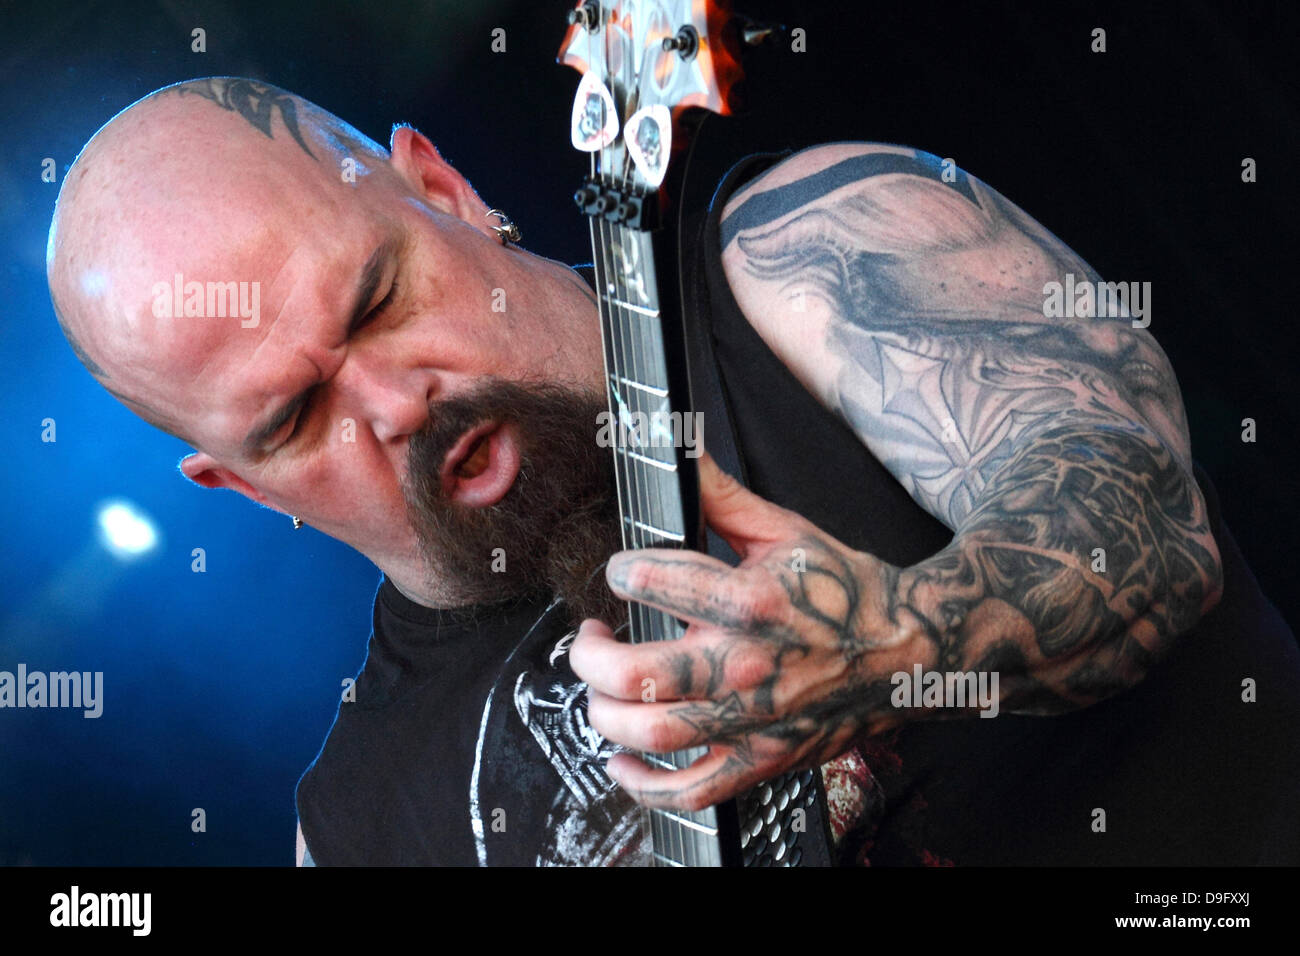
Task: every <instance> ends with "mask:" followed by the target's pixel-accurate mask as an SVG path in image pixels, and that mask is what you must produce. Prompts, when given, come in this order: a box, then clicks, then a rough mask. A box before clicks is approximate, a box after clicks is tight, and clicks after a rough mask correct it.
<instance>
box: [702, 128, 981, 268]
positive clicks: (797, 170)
mask: <svg viewBox="0 0 1300 956" xmlns="http://www.w3.org/2000/svg"><path fill="white" fill-rule="evenodd" d="M947 162H948V163H949V166H950V167H951V168H952V177H951V178H955V177H956V176H957V175H960V172H959V171H958V170H956V168H955V167H952V166H951V161H947ZM944 163H945V160H942V159H940V158H939V157H937V156H935V155H933V154H932V153H927V152H925V151H924V150H920V149H916V148H913V147H911V146H903V145H899V144H896V143H867V142H843V143H824V144H822V145H819V146H811V147H808V148H807V149H803V150H800V151H799V152H797V153H793V154H792V155H790V156H788V157H786V158H785V159H783V160H781V161H780V162H779V163H776V164H775V165H774V166H772V167H771V168H769V169H768V170H766V171H765V172H764V173H762V174H761V175H759V176H757V177H755V178H754V179H753V180H751V181H750V182H747V183H745V185H744V186H742V187H741V188H740V189H738V190H736V191H735V192H734V193H733V194H732V195H731V196H729V197H728V198H727V200H726V202H725V204H724V206H723V210H722V222H723V224H724V226H723V240H724V246H725V245H726V244H729V242H730V240H731V239H733V238H734V237H735V235H736V233H737V232H738V231H740V230H741V229H742V228H744V227H745V226H747V225H750V224H752V223H753V222H754V220H755V218H756V216H757V214H758V213H759V212H763V213H766V214H767V216H766V218H768V220H769V221H770V220H771V218H772V217H773V214H774V213H778V212H779V211H782V210H784V211H785V212H787V213H789V212H794V211H796V210H797V209H798V208H799V207H801V206H803V205H806V204H807V203H810V202H813V201H815V200H817V199H820V198H824V197H826V196H828V195H829V194H831V193H834V192H836V191H837V190H839V189H843V188H845V187H852V186H854V185H856V184H858V183H860V182H861V181H862V180H864V179H868V178H873V177H877V176H882V175H889V174H891V173H896V174H902V175H908V174H911V175H916V174H921V175H922V176H924V177H925V178H932V179H934V180H936V181H937V180H940V178H941V177H942V175H943V172H944V169H945V167H944ZM759 197H763V198H762V201H761V202H760V203H759V204H758V205H760V206H765V207H767V208H766V209H763V210H759V209H752V210H747V213H748V215H747V216H745V217H743V219H742V220H741V221H737V220H736V219H735V214H736V213H738V212H740V211H741V210H742V207H745V206H746V205H747V204H749V202H750V200H753V199H755V198H759ZM776 218H780V217H779V216H776Z"/></svg>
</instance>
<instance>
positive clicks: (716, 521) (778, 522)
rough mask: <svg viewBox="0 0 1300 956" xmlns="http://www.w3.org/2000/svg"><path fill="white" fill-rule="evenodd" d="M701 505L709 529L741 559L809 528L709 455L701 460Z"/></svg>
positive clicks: (794, 515)
mask: <svg viewBox="0 0 1300 956" xmlns="http://www.w3.org/2000/svg"><path fill="white" fill-rule="evenodd" d="M700 505H701V507H702V509H703V513H704V520H705V521H706V522H707V523H708V525H709V527H710V528H712V529H713V530H714V532H716V533H717V534H718V535H719V536H720V537H721V538H722V539H723V540H724V541H726V542H727V544H729V545H730V546H731V549H732V550H733V551H735V552H736V554H738V555H740V557H741V558H745V557H747V556H748V552H749V550H750V548H752V547H753V546H754V545H755V544H759V543H762V544H770V543H772V542H773V541H784V540H786V539H788V538H790V537H791V536H792V532H801V531H803V530H804V528H803V526H804V525H805V524H806V522H805V520H804V519H803V518H802V517H800V516H799V515H798V514H796V513H795V512H793V511H790V510H788V509H786V508H782V507H781V506H780V505H776V504H773V503H772V502H770V501H768V500H767V499H765V498H760V497H759V496H758V495H756V494H754V493H753V492H752V491H750V490H749V489H748V488H746V487H745V486H744V485H742V484H741V483H740V482H739V481H737V480H736V479H735V478H733V477H732V476H731V475H729V474H727V473H726V472H725V471H723V470H722V469H721V468H719V467H718V463H717V462H715V461H714V460H713V457H712V456H711V455H709V454H708V453H707V452H705V453H704V455H702V456H701V458H700Z"/></svg>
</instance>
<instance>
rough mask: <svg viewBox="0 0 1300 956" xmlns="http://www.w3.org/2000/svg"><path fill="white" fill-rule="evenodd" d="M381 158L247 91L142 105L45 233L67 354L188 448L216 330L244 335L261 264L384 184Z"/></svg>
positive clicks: (67, 182) (78, 179)
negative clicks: (363, 186) (362, 184)
mask: <svg viewBox="0 0 1300 956" xmlns="http://www.w3.org/2000/svg"><path fill="white" fill-rule="evenodd" d="M387 158H388V153H387V151H386V150H384V149H383V148H382V147H380V146H379V145H378V144H376V143H375V142H374V141H373V140H370V139H369V138H367V137H365V136H364V135H362V134H361V133H359V132H358V131H357V130H355V129H353V128H352V127H351V126H349V125H348V124H346V123H344V122H343V121H342V120H340V119H338V118H337V117H336V116H333V115H332V114H330V113H328V112H326V111H325V110H322V109H320V108H319V107H317V106H315V105H314V104H311V103H309V102H307V101H306V100H303V99H301V98H300V97H296V96H293V95H291V94H289V93H287V92H285V91H284V90H281V89H279V88H277V87H274V86H270V85H267V84H263V83H258V82H255V81H252V80H247V79H239V78H233V77H209V78H205V79H199V80H190V81H186V82H184V83H178V84H176V85H174V86H169V87H166V88H164V89H162V90H159V91H157V92H155V93H152V94H150V95H149V96H147V97H145V98H144V99H142V100H140V101H138V102H136V103H135V104H133V105H132V106H130V107H128V108H127V109H125V110H123V111H122V112H121V113H119V114H118V115H117V116H116V117H114V118H113V119H112V120H111V121H110V122H109V123H107V124H106V125H105V126H104V127H103V128H102V129H101V130H100V131H99V132H98V133H96V135H95V136H94V137H93V138H92V139H91V140H90V142H89V143H87V144H86V146H85V148H84V149H83V150H82V152H81V154H80V155H79V156H78V158H77V160H76V162H75V163H74V164H73V166H72V168H71V169H70V170H69V172H68V175H67V176H66V177H65V179H64V181H63V184H62V187H61V189H60V193H59V199H58V203H57V205H56V208H55V214H54V219H53V222H52V224H51V227H50V238H49V245H48V249H47V260H46V270H47V276H48V280H49V285H50V293H51V298H52V300H53V302H54V308H55V313H56V315H57V317H58V319H59V323H60V325H61V327H62V328H63V330H64V334H65V335H66V337H67V339H68V342H69V344H70V345H71V346H72V348H73V351H74V352H75V353H76V354H77V357H78V358H79V359H80V360H81V362H82V363H83V364H84V365H85V366H86V368H87V369H88V370H89V371H90V372H91V374H92V375H94V376H95V377H96V379H98V380H99V381H100V383H101V384H103V385H104V386H105V388H107V389H108V390H109V391H111V392H112V393H113V394H114V395H115V396H117V397H118V398H119V399H120V400H121V401H122V402H123V403H124V404H126V405H127V406H128V407H129V408H131V409H132V410H133V411H135V412H136V413H137V414H139V415H141V416H142V417H144V418H145V419H146V420H148V421H150V422H151V423H153V424H154V425H157V426H158V427H160V428H162V429H164V430H165V431H168V432H170V433H171V434H173V435H176V436H178V437H181V438H183V439H185V440H187V441H190V442H191V443H195V442H194V441H193V439H192V438H191V437H190V436H189V434H188V432H189V428H188V425H187V423H186V421H187V416H186V410H187V407H188V406H191V405H192V404H193V401H194V396H186V395H185V394H184V390H185V389H184V386H185V384H186V382H187V381H190V380H192V376H193V375H194V374H195V373H196V372H197V370H198V369H199V368H201V367H202V364H203V362H204V361H205V357H206V356H207V355H209V354H211V349H209V348H206V347H205V344H211V343H215V341H216V340H217V338H218V337H219V336H221V335H223V334H224V332H225V330H223V329H222V328H221V326H220V325H219V324H218V323H222V322H230V321H234V322H238V323H241V324H242V325H243V326H244V327H251V326H252V325H253V324H254V320H256V319H257V318H258V317H257V316H256V315H254V314H253V307H254V306H258V307H260V305H261V301H262V297H261V295H260V293H261V292H262V291H263V289H262V283H261V282H260V281H259V280H261V279H262V278H264V277H265V275H266V274H267V273H266V265H267V262H266V259H267V256H268V255H274V256H278V257H281V258H283V257H284V256H285V252H286V249H291V248H292V245H293V243H294V242H295V241H296V240H295V237H294V236H292V235H291V234H290V232H291V231H292V230H294V229H300V228H301V227H302V226H303V225H304V224H305V223H311V222H313V221H316V222H320V223H321V224H322V225H323V224H324V223H326V222H329V221H330V219H331V213H332V212H334V211H336V209H337V207H338V206H340V205H341V204H343V203H345V202H347V201H348V200H349V198H350V197H349V193H350V191H351V187H350V185H349V184H350V183H355V182H356V181H357V180H364V178H365V177H367V176H371V175H372V174H377V175H379V176H385V175H391V171H390V170H389V167H388V166H387V163H386V160H387ZM195 283H197V285H196V284H195ZM255 293H256V294H255ZM241 294H242V299H241ZM164 300H165V301H164ZM187 306H188V310H187ZM209 307H211V310H212V311H213V313H214V314H212V315H209V314H208V311H209ZM205 323H206V324H205Z"/></svg>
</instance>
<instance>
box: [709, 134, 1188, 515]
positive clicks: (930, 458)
mask: <svg viewBox="0 0 1300 956" xmlns="http://www.w3.org/2000/svg"><path fill="white" fill-rule="evenodd" d="M945 172H946V173H947V175H945ZM722 242H723V264H724V267H725V269H726V274H727V278H728V281H729V283H730V285H731V287H732V290H733V292H734V293H735V296H736V300H737V302H738V304H739V305H740V306H741V308H742V310H743V311H744V312H745V314H746V316H747V317H748V318H749V320H750V321H751V322H752V323H753V325H754V326H755V328H756V329H757V331H758V332H759V334H760V335H762V336H763V338H764V339H765V340H766V341H767V342H768V344H769V345H770V346H771V347H772V348H773V350H774V351H775V352H776V353H777V355H778V356H780V357H781V358H782V360H783V361H784V362H785V363H786V365H787V366H788V367H790V368H791V370H792V371H793V372H794V373H795V374H796V375H797V376H798V377H799V379H800V380H801V381H802V382H803V383H804V385H805V386H806V387H808V388H809V390H810V391H812V392H813V393H814V394H815V395H817V396H818V397H819V398H820V399H821V400H822V402H823V403H824V404H825V405H826V406H827V407H829V408H831V409H833V410H835V411H837V412H839V413H840V414H841V415H843V416H844V418H845V419H846V420H847V422H848V423H849V424H850V425H851V426H852V427H853V428H854V430H855V431H856V432H857V434H858V435H859V437H860V438H861V439H862V440H863V441H864V442H865V443H866V444H867V446H868V447H869V448H870V449H871V451H872V453H873V454H875V455H876V457H877V458H879V459H880V461H881V462H882V463H883V464H885V466H886V467H888V468H889V469H890V471H891V472H892V473H893V474H894V475H895V476H896V477H897V478H898V479H899V481H901V482H902V483H903V485H904V486H905V487H906V488H907V489H908V491H909V492H910V493H911V494H912V496H913V498H915V499H916V500H917V502H918V503H919V504H921V505H922V506H923V507H925V508H926V509H927V510H929V511H930V512H931V513H932V514H934V515H935V516H936V517H937V518H939V520H941V521H943V522H944V523H946V524H947V525H948V526H949V527H952V528H956V527H957V526H958V525H959V524H960V523H961V522H962V521H963V520H964V519H965V517H966V516H967V515H969V514H970V512H971V511H972V509H973V508H974V507H975V506H976V505H977V504H978V502H979V501H980V499H981V497H982V495H983V492H984V491H985V489H986V488H987V487H988V486H989V483H990V482H991V481H992V479H993V477H994V475H995V474H996V473H997V472H998V470H999V469H1000V468H1001V467H1002V466H1003V465H1005V464H1006V463H1007V462H1008V460H1009V459H1010V457H1011V456H1012V454H1013V453H1014V452H1015V451H1016V449H1017V448H1018V447H1022V446H1023V443H1024V441H1025V440H1026V439H1027V438H1028V437H1030V436H1031V435H1032V434H1037V433H1038V432H1040V431H1041V430H1044V429H1047V428H1049V427H1050V426H1051V425H1052V423H1053V422H1054V421H1059V416H1061V415H1062V414H1063V413H1069V417H1070V418H1071V419H1072V420H1074V421H1076V422H1079V421H1088V420H1095V421H1096V422H1097V423H1098V424H1103V423H1104V424H1108V425H1119V426H1121V427H1122V428H1123V429H1124V430H1125V431H1126V432H1129V433H1131V434H1135V435H1138V436H1141V437H1142V438H1143V440H1149V441H1150V442H1151V443H1152V445H1153V447H1154V446H1163V447H1162V448H1159V449H1158V450H1159V451H1160V452H1165V451H1167V452H1168V453H1169V454H1170V455H1171V456H1172V458H1173V460H1174V461H1175V462H1176V463H1177V464H1178V465H1180V466H1181V467H1182V468H1183V469H1185V470H1186V471H1187V472H1188V473H1189V474H1190V471H1191V454H1190V448H1189V442H1188V437H1187V425H1186V420H1185V417H1184V413H1183V404H1182V398H1181V396H1180V393H1179V390H1178V384H1177V381H1176V379H1175V377H1174V372H1173V369H1172V368H1171V367H1170V365H1169V362H1168V359H1167V358H1166V357H1165V355H1164V353H1163V351H1162V350H1161V349H1160V347H1159V346H1158V345H1157V344H1156V342H1155V340H1154V339H1153V338H1152V336H1151V335H1150V334H1149V333H1148V332H1147V331H1146V330H1145V329H1144V328H1137V327H1134V324H1133V319H1132V318H1131V317H1129V316H1128V315H1122V316H1119V317H1102V318H1061V317H1052V318H1049V317H1048V316H1047V315H1045V308H1044V301H1045V295H1044V286H1045V284H1046V283H1049V282H1062V283H1064V282H1065V281H1066V278H1065V277H1066V275H1067V274H1073V276H1074V279H1075V281H1076V282H1082V281H1084V280H1087V281H1090V282H1094V283H1095V282H1098V281H1099V280H1100V277H1099V276H1097V274H1096V273H1095V272H1093V270H1092V269H1091V268H1090V267H1089V266H1088V265H1087V263H1085V262H1084V261H1083V260H1082V259H1080V258H1079V257H1078V256H1077V255H1076V254H1075V253H1074V252H1072V251H1071V250H1070V249H1069V248H1068V247H1067V246H1065V244H1064V243H1062V242H1061V241H1060V240H1059V239H1057V238H1056V237H1055V236H1053V235H1052V234H1051V233H1049V232H1048V231H1047V230H1046V229H1044V228H1043V227H1042V226H1041V225H1039V224H1038V223H1037V222H1035V221H1034V220H1033V219H1032V218H1030V217H1029V216H1028V215H1026V214H1025V213H1024V212H1023V211H1022V210H1020V209H1018V208H1017V207H1016V206H1015V205H1014V204H1012V203H1011V202H1009V201H1008V200H1007V199H1005V198H1004V197H1002V196H1001V195H999V194H998V193H997V192H996V191H994V190H993V189H991V188H990V187H988V186H987V185H985V184H984V183H982V182H980V181H979V180H977V179H975V178H974V177H973V176H969V175H967V174H966V173H964V172H962V171H961V170H960V169H957V168H955V167H953V166H951V164H949V166H948V167H947V168H945V166H944V165H943V163H942V161H941V160H939V159H938V158H937V157H934V156H931V155H930V154H928V153H923V152H919V151H917V150H912V149H908V148H904V147H898V146H876V145H866V144H837V145H832V146H824V147H818V148H816V149H812V150H807V151H805V152H803V153H799V154H796V155H795V156H793V157H791V158H790V159H788V160H786V161H785V162H783V163H781V164H779V165H778V166H776V167H774V168H773V169H772V170H770V171H769V172H768V173H767V174H766V175H764V176H763V177H761V178H759V179H758V180H756V181H755V182H753V183H751V184H749V185H747V186H746V187H745V188H744V189H743V190H741V191H739V192H738V193H737V194H736V195H735V196H733V197H732V198H731V200H730V201H729V202H728V203H727V206H726V208H725V210H724V215H723V219H722ZM1147 304H1148V305H1149V302H1148V303H1147Z"/></svg>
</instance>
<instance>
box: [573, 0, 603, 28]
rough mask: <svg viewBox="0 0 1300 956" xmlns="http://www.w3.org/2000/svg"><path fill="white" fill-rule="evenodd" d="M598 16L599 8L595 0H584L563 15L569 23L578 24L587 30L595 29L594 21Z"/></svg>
mask: <svg viewBox="0 0 1300 956" xmlns="http://www.w3.org/2000/svg"><path fill="white" fill-rule="evenodd" d="M599 18H600V13H599V8H598V5H597V4H596V2H595V0H586V2H585V3H583V5H582V6H580V7H575V8H574V9H572V10H570V11H569V12H568V14H567V15H566V16H565V19H566V20H567V21H568V22H569V23H577V24H580V25H581V26H583V27H585V28H586V29H588V30H595V29H596V22H597V20H599Z"/></svg>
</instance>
